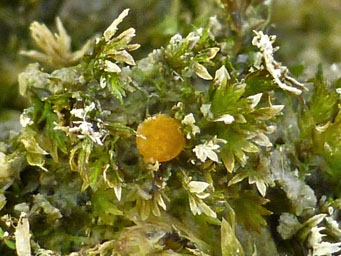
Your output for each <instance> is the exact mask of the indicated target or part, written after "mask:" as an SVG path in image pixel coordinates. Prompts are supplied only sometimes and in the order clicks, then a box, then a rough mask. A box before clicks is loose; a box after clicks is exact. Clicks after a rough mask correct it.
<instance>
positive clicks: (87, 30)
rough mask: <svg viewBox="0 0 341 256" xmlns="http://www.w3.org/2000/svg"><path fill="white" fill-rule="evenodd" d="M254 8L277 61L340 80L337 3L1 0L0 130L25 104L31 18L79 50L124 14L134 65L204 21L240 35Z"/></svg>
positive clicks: (291, 0) (300, 0) (320, 0)
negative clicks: (226, 23) (58, 23)
mask: <svg viewBox="0 0 341 256" xmlns="http://www.w3.org/2000/svg"><path fill="white" fill-rule="evenodd" d="M222 3H223V4H225V6H229V7H232V8H230V9H229V7H228V8H225V9H224V10H225V11H226V12H230V13H228V15H226V13H225V15H224V13H222V9H221V8H218V7H219V5H220V4H222ZM260 3H263V4H266V5H268V6H270V9H271V12H270V13H269V12H267V13H266V14H264V15H265V16H267V17H266V18H267V19H269V21H270V23H269V24H270V25H269V26H268V27H267V29H266V31H267V32H268V33H272V34H276V35H277V45H279V46H280V47H281V50H280V51H279V52H278V53H277V59H279V60H280V61H281V62H283V63H285V65H287V66H289V67H290V66H292V67H295V68H296V69H295V70H296V71H297V70H298V71H300V70H301V71H302V72H297V75H302V76H303V77H304V76H305V77H309V76H311V75H312V74H313V73H314V72H315V71H316V67H317V65H318V64H319V63H322V64H323V66H324V68H325V71H326V76H327V77H330V79H331V80H332V79H335V78H336V77H337V76H340V71H341V64H340V63H341V51H340V49H341V17H340V13H341V0H328V1H323V0H273V1H272V2H271V1H269V0H221V1H218V0H206V1H202V0H143V1H141V0H96V1H94V0H1V1H0V49H1V51H0V123H1V126H2V128H5V129H6V127H13V125H14V126H15V120H18V114H19V113H20V110H21V109H23V108H24V107H25V105H26V104H27V102H26V101H25V100H24V99H23V98H21V97H20V96H19V95H18V89H17V76H18V73H20V72H21V71H23V69H24V68H25V66H26V65H27V64H28V63H29V62H31V61H30V60H29V59H28V58H26V57H24V56H21V55H19V54H18V52H19V51H20V50H29V49H37V48H36V46H35V44H34V41H33V40H32V39H31V36H30V31H29V25H30V24H31V22H33V21H35V20H36V21H39V22H42V23H45V24H46V25H47V26H48V27H49V28H51V29H52V30H53V31H54V28H55V17H56V16H59V17H60V18H61V20H62V21H63V23H64V26H65V28H66V30H67V31H68V33H69V34H70V36H71V37H72V46H73V48H74V49H79V47H81V45H82V44H83V43H84V42H85V41H86V40H88V39H90V38H93V37H94V36H95V35H96V34H99V33H102V32H103V31H104V30H105V28H106V27H107V26H108V25H110V23H111V22H112V20H113V19H114V18H115V17H117V15H118V14H119V13H120V12H121V11H122V10H123V9H125V8H130V9H131V11H130V15H129V16H128V18H127V20H125V22H124V23H122V25H121V26H122V27H121V28H122V29H124V28H128V27H130V26H132V27H134V28H135V29H136V31H137V32H136V34H137V37H136V39H135V41H134V42H138V43H139V44H141V46H142V47H141V48H140V49H139V50H138V51H136V52H134V58H135V59H136V60H138V59H141V58H143V57H144V56H146V55H147V54H148V52H150V51H151V50H152V49H154V48H159V47H162V46H164V45H165V44H166V43H167V41H168V40H169V38H170V37H171V36H172V35H174V34H176V33H180V34H182V35H186V34H187V33H189V32H190V31H191V30H192V29H193V28H194V27H200V26H203V25H205V24H207V22H208V18H209V17H210V16H214V15H217V16H221V17H223V18H225V19H232V20H233V21H234V22H235V25H236V26H235V27H234V28H233V27H232V28H231V30H233V29H235V32H240V31H237V30H238V22H243V21H244V20H247V18H250V19H249V21H250V20H251V18H252V17H251V16H252V15H253V14H252V10H253V9H250V8H247V7H249V6H252V5H254V6H256V5H259V4H260ZM236 27H237V29H236ZM241 34H242V32H240V33H239V36H240V35H241ZM303 66H306V68H305V69H304V71H303ZM300 67H302V68H300ZM13 122H14V123H13ZM0 137H1V135H0Z"/></svg>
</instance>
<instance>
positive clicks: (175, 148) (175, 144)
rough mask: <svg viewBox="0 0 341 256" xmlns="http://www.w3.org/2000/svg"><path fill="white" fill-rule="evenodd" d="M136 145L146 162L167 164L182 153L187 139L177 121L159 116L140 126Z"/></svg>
mask: <svg viewBox="0 0 341 256" xmlns="http://www.w3.org/2000/svg"><path fill="white" fill-rule="evenodd" d="M136 143H137V149H138V151H139V152H140V154H141V155H142V156H143V157H144V159H145V161H146V162H152V163H155V162H167V161H169V160H172V159H173V158H175V157H177V156H178V155H179V154H180V153H181V151H182V150H183V148H184V146H185V137H184V135H183V133H182V131H181V126H180V123H179V122H178V121H177V120H176V119H174V118H172V117H169V116H166V115H164V114H158V115H155V116H153V117H150V118H148V119H146V120H144V121H143V122H142V123H141V124H140V125H139V126H138V128H137V137H136Z"/></svg>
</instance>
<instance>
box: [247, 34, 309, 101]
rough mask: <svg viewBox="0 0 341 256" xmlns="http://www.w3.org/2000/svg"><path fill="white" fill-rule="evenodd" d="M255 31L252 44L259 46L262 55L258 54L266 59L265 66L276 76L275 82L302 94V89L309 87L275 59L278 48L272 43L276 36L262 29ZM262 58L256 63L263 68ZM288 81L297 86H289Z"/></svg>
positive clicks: (257, 66)
mask: <svg viewBox="0 0 341 256" xmlns="http://www.w3.org/2000/svg"><path fill="white" fill-rule="evenodd" d="M254 33H255V34H256V35H255V36H254V38H253V40H252V44H253V45H255V46H257V47H258V48H259V50H260V53H261V55H258V56H259V57H262V59H263V60H264V64H265V68H266V69H267V70H268V72H269V73H270V74H271V76H272V77H273V78H274V81H275V83H276V84H277V85H278V86H279V87H280V88H282V89H283V90H286V91H289V92H292V93H294V94H296V95H299V94H301V93H302V90H307V88H306V87H304V84H302V83H300V82H298V81H297V80H295V79H294V78H292V77H290V76H289V75H288V68H287V67H285V66H282V65H281V63H279V62H277V61H276V60H275V59H274V56H273V54H274V52H275V51H276V50H278V48H277V47H276V48H274V47H273V46H272V44H273V43H274V42H275V40H276V37H275V36H268V35H264V33H263V32H262V31H254ZM260 59H261V58H258V59H257V60H256V62H255V65H254V66H255V68H257V69H261V68H263V66H262V65H260ZM286 82H287V83H289V84H291V85H293V86H295V87H293V86H288V85H287V84H286ZM296 87H298V88H296Z"/></svg>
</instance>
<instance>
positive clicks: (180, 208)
mask: <svg viewBox="0 0 341 256" xmlns="http://www.w3.org/2000/svg"><path fill="white" fill-rule="evenodd" d="M269 8H270V7H269V1H260V2H259V3H253V4H250V3H249V2H248V1H240V2H234V1H222V2H221V3H220V4H219V5H214V8H213V9H214V10H217V12H218V13H220V14H221V17H211V18H207V19H206V23H205V22H203V24H202V27H200V28H193V29H192V31H191V32H189V33H188V34H187V35H184V36H182V35H180V34H175V35H173V36H172V37H171V38H170V40H169V42H168V43H167V44H166V45H165V46H164V47H161V48H159V49H154V50H153V51H151V52H150V53H149V54H148V56H147V57H144V58H142V59H140V60H135V59H134V58H133V51H134V50H137V49H138V48H139V47H140V45H139V44H136V43H134V37H135V29H134V28H128V29H126V30H123V31H121V29H120V25H121V23H122V22H123V21H124V19H125V18H126V17H127V16H128V12H129V10H127V9H126V10H124V11H123V12H122V13H121V14H120V15H119V16H118V17H117V18H116V19H115V20H114V21H113V22H112V24H111V25H110V26H109V27H108V28H107V29H106V30H105V31H104V33H103V35H102V36H99V37H98V38H96V40H94V41H93V42H92V45H90V43H88V44H86V45H85V46H84V47H83V48H82V50H80V51H78V52H76V53H72V52H71V48H70V37H69V36H68V34H67V33H66V31H65V29H64V27H63V25H62V23H61V21H60V20H57V28H58V32H59V33H58V34H55V35H53V34H52V33H51V32H50V31H49V30H48V29H47V27H46V26H44V25H40V24H38V23H33V25H32V27H31V28H32V31H33V36H34V39H35V40H36V41H37V43H38V46H40V48H41V49H42V50H43V51H44V52H43V53H41V52H37V51H34V52H33V51H30V52H26V55H28V56H29V57H33V58H34V59H36V60H38V61H41V63H33V64H30V65H28V66H27V68H26V70H25V71H24V72H22V73H21V74H20V75H19V91H20V93H21V94H22V95H23V96H24V97H26V98H27V99H28V100H29V102H30V104H29V105H30V106H29V107H28V108H26V109H25V110H24V111H23V113H22V114H21V117H20V123H21V125H22V129H21V130H20V131H19V132H17V133H16V134H13V133H11V134H9V135H8V136H7V137H6V138H5V139H4V140H3V142H2V143H1V144H0V145H1V147H0V167H1V171H0V182H1V185H2V194H1V197H0V201H1V204H0V207H1V211H2V213H3V215H2V217H1V221H2V222H1V223H0V228H1V229H0V238H1V242H2V245H1V246H2V247H1V249H2V250H3V251H4V253H6V254H10V253H13V252H14V250H16V252H17V254H18V255H20V256H21V255H31V253H34V254H36V255H222V256H226V255H253V256H254V255H271V256H273V255H281V254H287V255H306V254H308V255H330V254H332V253H337V252H339V251H340V250H341V242H340V237H341V230H340V228H339V224H338V220H339V209H340V207H341V206H340V204H339V197H340V194H339V193H340V191H339V189H338V188H339V185H340V182H339V179H338V177H339V173H340V166H341V164H340V162H341V156H340V150H341V144H340V141H341V140H340V138H339V134H340V129H341V128H340V114H339V105H340V96H339V94H340V88H339V87H340V83H339V81H338V80H336V81H329V82H328V81H327V80H326V79H325V78H324V76H323V72H322V69H321V68H320V69H319V70H318V72H317V74H316V76H315V77H313V78H310V79H308V80H305V81H302V82H299V81H298V80H300V79H295V78H294V76H293V75H292V74H291V73H290V71H289V70H290V69H289V68H287V67H286V66H285V65H284V64H282V63H280V62H279V61H277V60H276V56H275V52H276V51H277V50H278V48H277V47H276V46H275V39H276V37H275V36H271V35H267V34H266V33H265V32H263V31H262V29H265V28H266V26H267V24H268V20H269V19H268V16H267V15H269V13H268V11H269ZM263 12H265V13H266V14H263ZM50 46H51V47H52V46H53V48H51V47H50ZM44 65H47V66H46V67H45V66H44ZM44 67H45V69H44ZM151 122H157V125H154V126H153V127H152V128H150V129H149V131H148V132H146V131H145V130H144V131H143V127H144V128H145V129H147V128H146V126H147V124H148V123H151ZM157 129H162V130H160V131H158V130H157ZM149 142H151V143H149ZM144 143H145V144H144ZM141 144H144V146H143V147H142V146H141ZM148 147H151V148H150V149H149V148H148ZM172 149H174V152H173V151H172ZM175 151H176V152H175ZM165 154H166V156H165ZM170 155H171V156H170ZM146 156H147V157H146Z"/></svg>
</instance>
